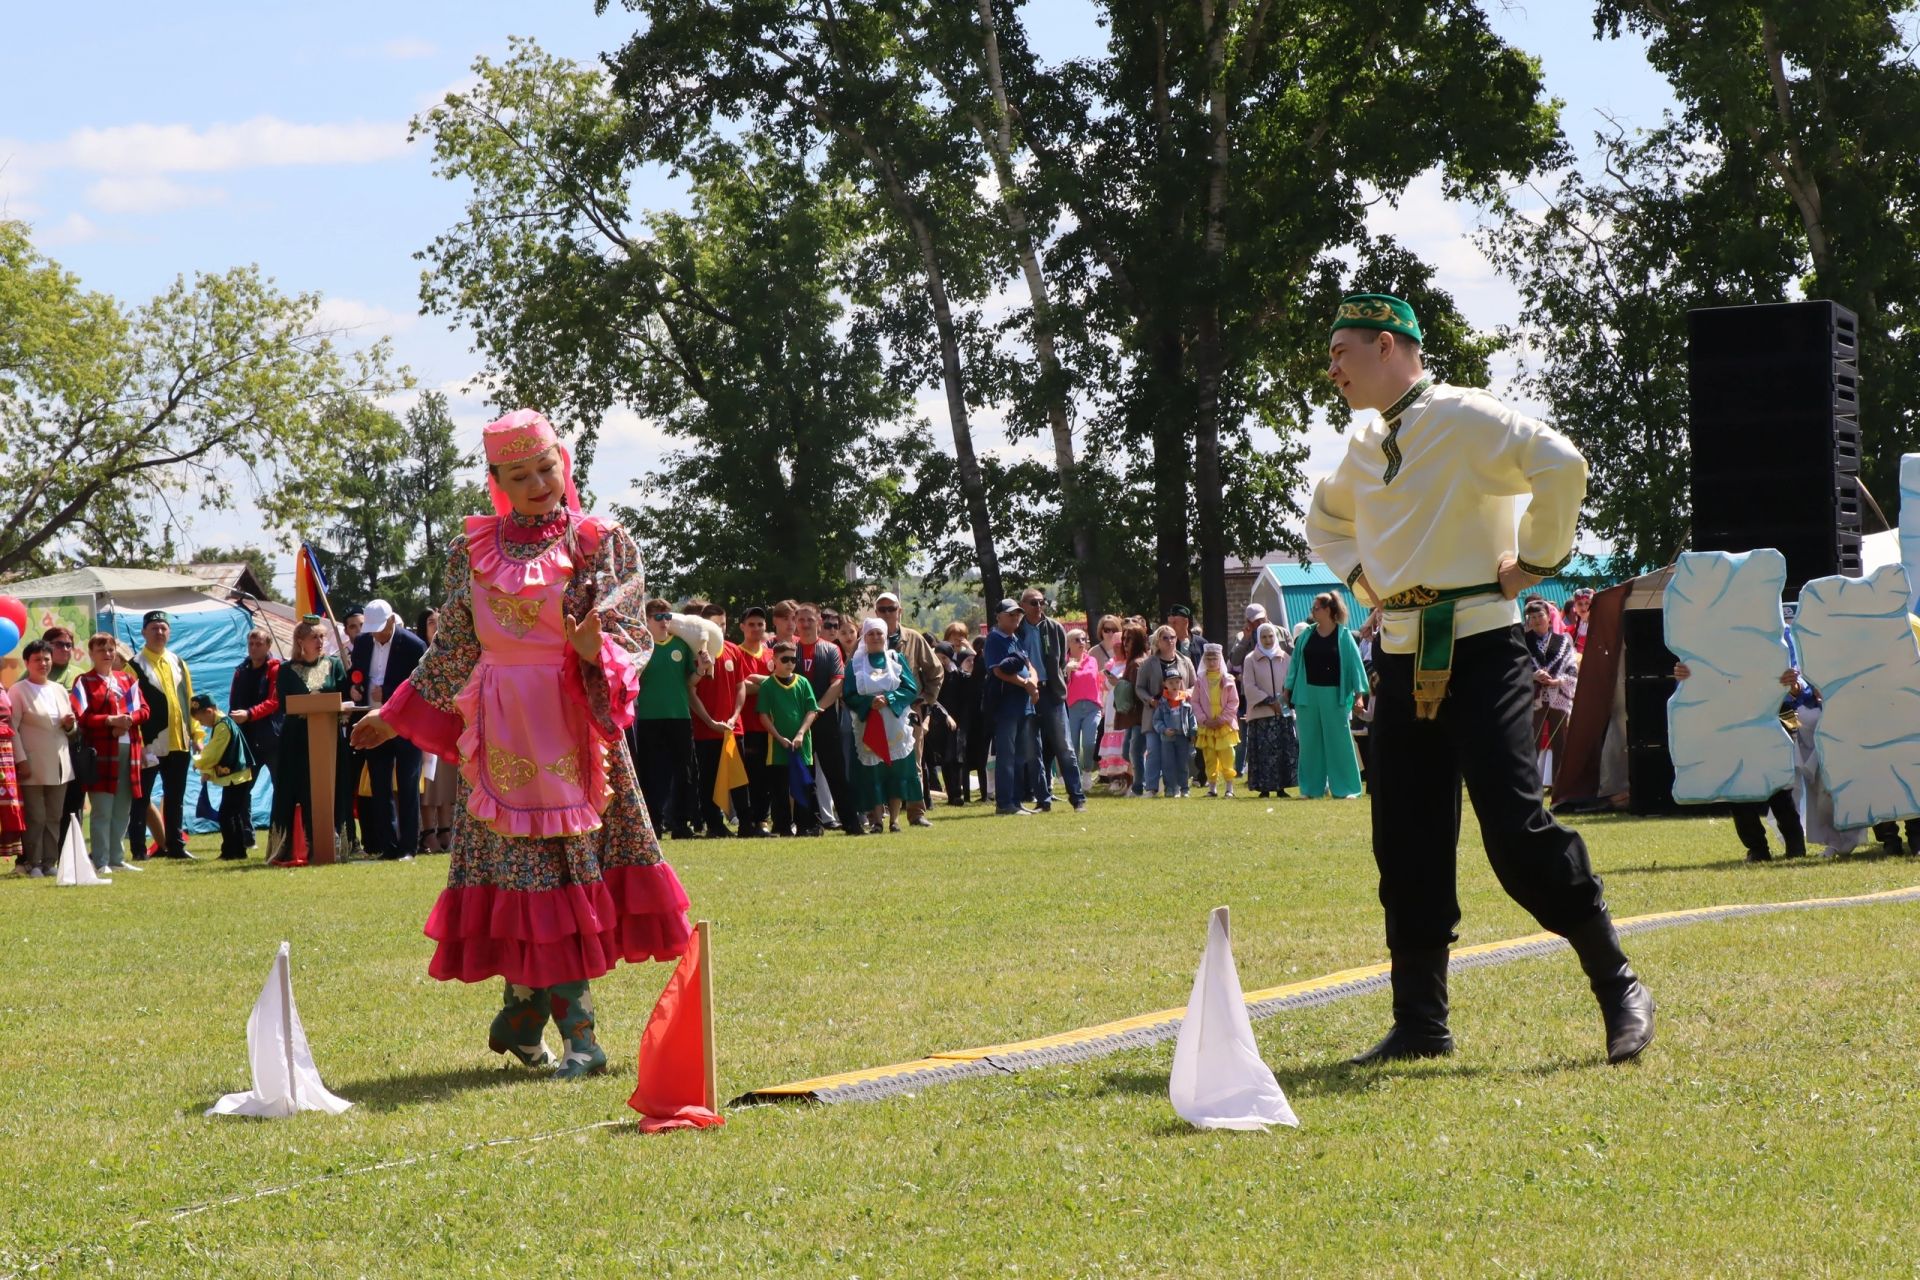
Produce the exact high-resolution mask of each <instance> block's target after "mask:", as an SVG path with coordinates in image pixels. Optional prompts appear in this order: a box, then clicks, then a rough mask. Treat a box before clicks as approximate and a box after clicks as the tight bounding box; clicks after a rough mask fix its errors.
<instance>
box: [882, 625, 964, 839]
mask: <svg viewBox="0 0 1920 1280" xmlns="http://www.w3.org/2000/svg"><path fill="white" fill-rule="evenodd" d="M873 611H874V612H875V613H876V614H878V615H879V617H880V621H882V622H884V623H886V624H887V648H889V649H891V650H893V651H894V652H895V653H897V654H899V655H900V657H901V660H902V661H904V662H905V663H906V664H907V670H909V671H911V672H913V682H914V685H915V686H916V688H917V689H918V690H919V694H918V696H917V697H916V698H915V699H914V703H913V724H914V725H915V726H919V725H922V724H925V723H926V719H927V708H928V707H930V706H932V705H933V703H934V701H935V700H936V699H938V698H939V697H940V686H941V685H942V684H944V683H946V679H947V669H946V667H945V666H944V665H942V664H941V661H940V655H939V654H938V653H935V652H934V649H933V645H932V644H931V643H929V642H928V640H927V637H926V636H925V635H924V634H922V633H921V632H918V631H915V630H914V629H913V628H912V627H907V626H902V625H901V623H900V597H899V596H897V595H895V594H893V592H891V591H882V592H881V593H880V594H879V595H878V596H877V597H875V598H874V602H873ZM913 750H914V755H915V756H916V757H919V756H921V755H922V754H923V753H924V752H925V750H926V743H925V735H923V734H920V733H917V732H916V733H915V734H914V735H913ZM923 763H924V762H923ZM925 773H926V770H925V768H924V767H923V768H922V769H921V774H922V776H925ZM907 820H908V821H909V822H910V823H911V824H912V825H914V826H916V827H930V826H932V825H933V820H932V819H931V818H929V817H927V805H926V801H925V800H922V801H920V802H918V803H915V804H909V805H908V806H907Z"/></svg>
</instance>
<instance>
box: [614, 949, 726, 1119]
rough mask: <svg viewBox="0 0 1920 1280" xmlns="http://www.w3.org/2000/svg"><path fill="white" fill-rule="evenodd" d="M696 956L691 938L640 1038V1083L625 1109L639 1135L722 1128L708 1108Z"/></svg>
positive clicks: (706, 1049)
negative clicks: (636, 1119) (635, 1115)
mask: <svg viewBox="0 0 1920 1280" xmlns="http://www.w3.org/2000/svg"><path fill="white" fill-rule="evenodd" d="M700 952H701V948H700V944H699V938H698V935H695V938H694V942H693V944H692V945H690V946H689V947H688V948H687V950H686V954H684V955H682V956H681V957H680V964H679V965H678V967H676V968H675V969H674V971H673V977H671V978H669V979H667V987H666V990H664V991H662V992H661V993H660V1000H659V1002H658V1003H657V1004H655V1005H654V1006H653V1016H652V1017H650V1018H648V1019H647V1029H646V1030H645V1031H643V1032H642V1033H641V1035H640V1066H639V1073H638V1079H637V1080H636V1081H635V1084H634V1090H633V1096H632V1097H630V1098H628V1099H627V1105H628V1106H630V1107H632V1108H633V1109H634V1110H635V1111H638V1112H639V1113H640V1117H641V1119H640V1132H642V1133H659V1132H661V1131H663V1130H666V1129H707V1128H711V1127H713V1126H714V1125H719V1124H725V1123H726V1121H725V1120H723V1119H721V1117H720V1116H719V1115H717V1114H715V1113H714V1112H713V1111H712V1110H711V1109H709V1108H708V1106H707V1054H708V1052H709V1050H710V1046H709V1045H708V1044H707V1043H706V1026H705V1022H704V1020H703V1019H702V1017H701V1011H700V965H701V963H702V962H703V960H704V959H705V957H703V956H702V955H701V954H700Z"/></svg>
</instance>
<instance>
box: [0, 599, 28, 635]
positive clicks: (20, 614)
mask: <svg viewBox="0 0 1920 1280" xmlns="http://www.w3.org/2000/svg"><path fill="white" fill-rule="evenodd" d="M0 618H5V619H7V620H8V621H10V622H12V623H13V625H14V626H16V627H18V628H19V629H20V634H21V635H25V634H27V606H26V604H25V603H24V602H23V601H22V600H21V599H20V597H18V596H0Z"/></svg>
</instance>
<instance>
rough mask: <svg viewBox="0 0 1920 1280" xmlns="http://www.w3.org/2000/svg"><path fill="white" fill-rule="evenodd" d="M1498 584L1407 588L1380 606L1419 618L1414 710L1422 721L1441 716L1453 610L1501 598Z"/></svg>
mask: <svg viewBox="0 0 1920 1280" xmlns="http://www.w3.org/2000/svg"><path fill="white" fill-rule="evenodd" d="M1504 594H1505V593H1504V592H1503V591H1501V589H1500V584H1499V583H1497V582H1483V583H1481V584H1480V585H1479V586H1477V587H1408V588H1407V589H1406V590H1405V591H1399V592H1395V593H1394V594H1393V595H1390V596H1388V597H1387V598H1386V599H1385V600H1382V601H1381V602H1380V608H1381V609H1383V610H1384V611H1386V612H1388V613H1415V612H1417V613H1418V614H1419V615H1420V626H1419V628H1418V630H1417V631H1416V632H1415V633H1414V634H1415V638H1414V644H1413V710H1414V714H1415V715H1416V716H1418V717H1419V718H1420V719H1422V720H1433V719H1436V718H1437V717H1438V716H1439V715H1440V704H1441V703H1442V702H1444V701H1445V700H1446V697H1447V682H1448V680H1449V679H1451V678H1452V676H1453V606H1454V602H1455V601H1459V600H1466V599H1468V598H1470V597H1473V596H1498V595H1504Z"/></svg>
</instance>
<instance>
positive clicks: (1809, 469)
mask: <svg viewBox="0 0 1920 1280" xmlns="http://www.w3.org/2000/svg"><path fill="white" fill-rule="evenodd" d="M1858 329H1859V324H1858V320H1857V319H1856V317H1855V316H1854V314H1853V312H1851V311H1849V310H1847V309H1846V308H1845V307H1842V306H1840V305H1839V304H1837V303H1833V302H1789V303H1780V304H1777V305H1772V306H1758V307H1712V308H1706V309H1702V310H1698V311H1690V312H1688V313H1687V361H1688V369H1687V382H1688V393H1689V398H1690V406H1691V408H1690V418H1689V423H1688V435H1689V437H1690V440H1691V443H1692V448H1693V549H1694V550H1695V551H1752V550H1753V549H1755V548H1756V547H1774V548H1777V549H1778V550H1779V551H1780V553H1781V554H1782V555H1784V556H1785V557H1786V559H1787V584H1786V592H1785V598H1786V599H1789V600H1791V599H1793V598H1795V597H1797V596H1798V595H1799V594H1800V587H1801V585H1802V584H1803V583H1805V582H1806V581H1807V580H1808V579H1809V578H1823V577H1827V576H1829V575H1832V574H1836V573H1838V574H1846V575H1848V576H1849V577H1857V576H1859V574H1860V490H1859V480H1858V476H1859V472H1860V418H1859V387H1860V373H1859V365H1858V363H1857V356H1858V349H1857V340H1858ZM1628 652H1629V653H1631V652H1632V649H1631V648H1629V649H1628ZM1662 736H1663V738H1664V736H1665V735H1664V732H1663V734H1662Z"/></svg>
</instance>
